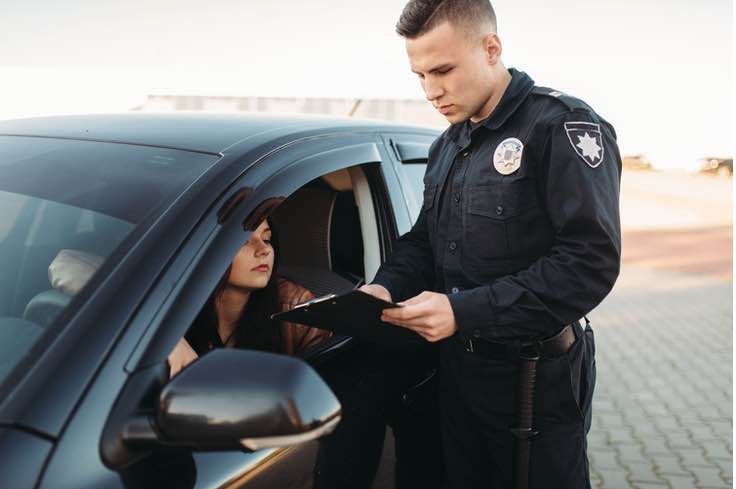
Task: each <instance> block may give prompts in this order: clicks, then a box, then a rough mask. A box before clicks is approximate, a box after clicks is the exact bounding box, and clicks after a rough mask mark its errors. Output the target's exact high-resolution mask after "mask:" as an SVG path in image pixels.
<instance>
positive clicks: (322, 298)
mask: <svg viewBox="0 0 736 489" xmlns="http://www.w3.org/2000/svg"><path fill="white" fill-rule="evenodd" d="M334 297H337V294H327V295H323V296H321V297H315V298H314V299H312V300H310V301H307V302H304V303H303V304H299V305H297V306H294V309H297V308H299V307H306V306H311V305H312V304H316V303H318V302H323V301H327V300H330V299H332V298H334Z"/></svg>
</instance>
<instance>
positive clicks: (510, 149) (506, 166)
mask: <svg viewBox="0 0 736 489" xmlns="http://www.w3.org/2000/svg"><path fill="white" fill-rule="evenodd" d="M523 151H524V144H523V143H522V142H521V141H519V140H518V139H516V138H508V139H504V140H503V141H502V142H501V144H499V145H498V147H497V148H496V151H495V152H494V153H493V167H494V168H495V169H496V171H497V172H498V173H500V174H501V175H510V174H512V173H514V172H515V171H516V170H518V169H519V167H520V166H521V153H522V152H523Z"/></svg>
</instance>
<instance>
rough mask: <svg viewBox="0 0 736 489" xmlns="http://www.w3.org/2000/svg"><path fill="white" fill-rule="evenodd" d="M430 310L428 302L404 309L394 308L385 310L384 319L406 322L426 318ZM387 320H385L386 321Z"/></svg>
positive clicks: (407, 306)
mask: <svg viewBox="0 0 736 489" xmlns="http://www.w3.org/2000/svg"><path fill="white" fill-rule="evenodd" d="M428 309H429V308H428V306H427V304H426V302H421V303H419V304H411V305H406V306H404V307H394V308H391V309H384V310H383V315H382V318H387V319H393V320H396V321H401V322H404V321H408V320H411V319H416V318H421V317H423V316H425V315H426V314H427V311H428ZM387 319H384V321H386V320H387Z"/></svg>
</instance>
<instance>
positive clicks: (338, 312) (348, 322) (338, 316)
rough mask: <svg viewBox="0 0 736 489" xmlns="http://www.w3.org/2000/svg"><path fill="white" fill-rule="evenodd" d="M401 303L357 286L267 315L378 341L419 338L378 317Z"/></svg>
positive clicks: (394, 342) (395, 342) (398, 342)
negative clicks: (375, 295) (372, 293)
mask: <svg viewBox="0 0 736 489" xmlns="http://www.w3.org/2000/svg"><path fill="white" fill-rule="evenodd" d="M391 307H401V306H400V305H398V304H394V303H393V302H387V301H384V300H382V299H379V298H377V297H374V296H372V295H370V294H367V293H365V292H363V291H361V290H352V291H350V292H346V293H344V294H328V295H324V296H321V297H317V298H315V299H312V300H311V301H308V302H305V303H303V304H299V305H298V306H296V307H294V308H293V309H291V310H289V311H284V312H279V313H276V314H272V315H271V319H277V320H282V321H290V322H294V323H299V324H306V325H307V326H313V327H316V328H320V329H326V330H328V331H332V332H334V333H339V334H343V335H347V336H352V337H354V338H359V339H361V340H366V341H370V342H373V343H378V344H382V345H390V346H397V345H405V344H414V343H418V342H423V341H424V338H422V337H421V336H419V335H418V334H417V333H415V332H414V331H412V330H410V329H407V328H404V327H401V326H396V325H395V324H390V323H385V322H383V321H381V311H383V310H384V309H388V308H391Z"/></svg>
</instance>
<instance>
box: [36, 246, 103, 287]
mask: <svg viewBox="0 0 736 489" xmlns="http://www.w3.org/2000/svg"><path fill="white" fill-rule="evenodd" d="M103 261H104V259H103V258H101V257H99V256H97V255H92V254H90V253H85V252H84V251H78V250H61V251H60V252H59V254H58V255H56V258H54V260H53V261H52V262H51V265H49V281H50V282H51V286H52V287H53V288H55V289H56V290H59V291H61V292H63V293H65V294H67V295H74V294H76V293H77V292H79V291H80V290H81V289H82V287H84V284H86V283H87V281H88V280H89V279H90V277H92V275H94V273H95V272H96V271H97V269H98V268H99V267H100V265H102V262H103Z"/></svg>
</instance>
